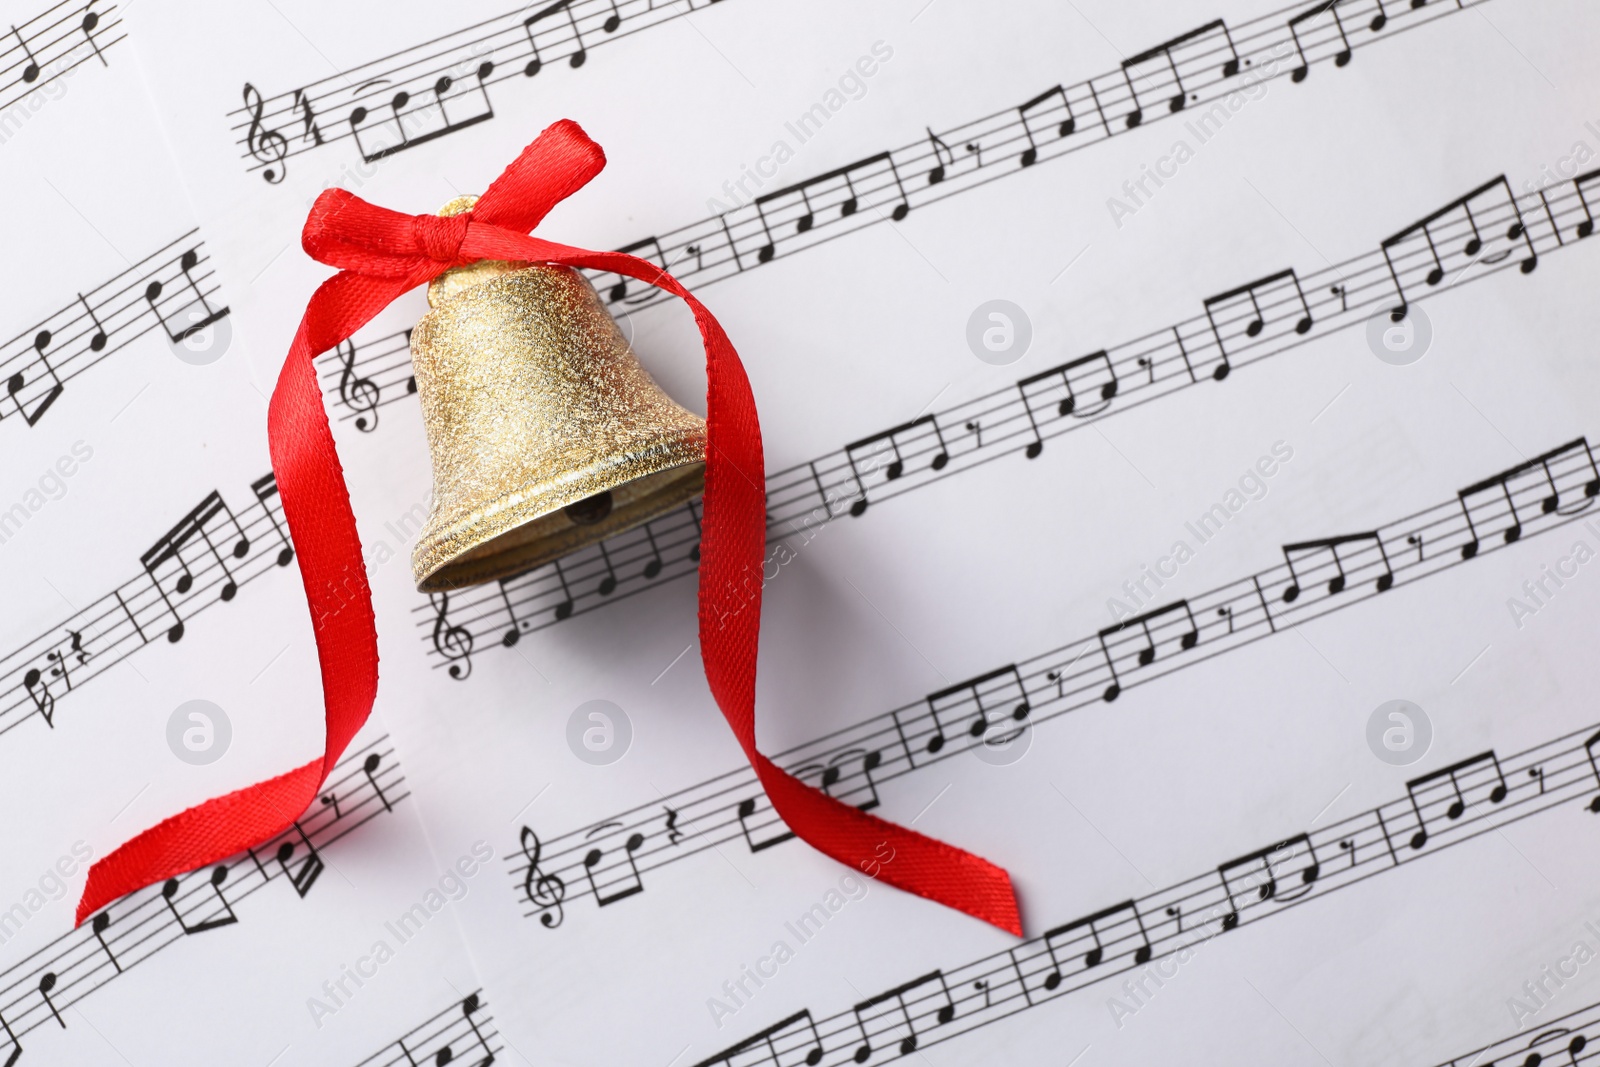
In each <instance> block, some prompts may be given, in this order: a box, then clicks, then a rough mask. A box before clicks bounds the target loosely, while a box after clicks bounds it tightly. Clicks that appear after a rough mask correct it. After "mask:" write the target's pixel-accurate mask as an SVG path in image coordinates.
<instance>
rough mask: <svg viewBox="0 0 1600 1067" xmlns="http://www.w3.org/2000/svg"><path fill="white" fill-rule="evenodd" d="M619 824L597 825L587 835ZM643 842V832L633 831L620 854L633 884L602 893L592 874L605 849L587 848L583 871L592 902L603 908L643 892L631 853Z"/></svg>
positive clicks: (637, 868) (642, 883) (642, 885)
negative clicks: (626, 865)
mask: <svg viewBox="0 0 1600 1067" xmlns="http://www.w3.org/2000/svg"><path fill="white" fill-rule="evenodd" d="M620 825H622V824H621V823H606V824H605V825H604V826H597V827H595V828H594V829H593V830H591V831H589V835H588V836H590V837H593V836H594V835H595V834H598V833H601V832H603V831H605V830H608V829H610V828H612V827H614V826H620ZM643 844H644V835H643V834H640V833H633V834H629V835H628V840H627V841H626V842H625V843H624V845H623V853H622V854H623V857H624V858H625V859H626V860H627V862H628V870H629V871H630V872H631V874H632V876H633V884H632V885H626V884H625V885H623V887H622V888H621V889H617V890H613V891H612V892H610V893H602V892H601V891H600V883H599V882H598V881H596V880H595V876H594V872H595V868H596V867H598V866H599V865H600V860H601V858H602V857H604V855H605V851H604V850H603V849H599V848H592V849H590V850H589V853H588V855H586V856H584V857H583V873H584V874H586V875H587V876H588V877H589V891H590V892H591V893H593V894H594V902H595V903H596V904H597V905H599V906H600V907H602V908H603V907H605V906H606V905H607V904H615V903H616V902H617V901H619V900H626V899H627V898H628V897H631V896H633V895H634V894H635V893H643V892H644V882H643V881H642V880H640V878H639V865H638V863H636V862H635V861H634V858H633V854H634V853H635V852H637V851H639V847H640V846H641V845H643Z"/></svg>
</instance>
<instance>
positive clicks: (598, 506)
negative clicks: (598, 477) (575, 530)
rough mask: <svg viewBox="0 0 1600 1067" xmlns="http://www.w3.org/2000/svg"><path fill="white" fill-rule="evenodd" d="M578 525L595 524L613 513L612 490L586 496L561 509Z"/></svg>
mask: <svg viewBox="0 0 1600 1067" xmlns="http://www.w3.org/2000/svg"><path fill="white" fill-rule="evenodd" d="M561 510H562V511H564V512H565V513H566V516H567V518H569V519H571V520H572V521H573V523H575V524H576V525H578V526H593V525H594V524H595V523H597V522H599V521H600V520H602V519H604V518H605V517H606V516H607V515H610V514H611V490H609V489H607V490H606V491H605V492H603V493H596V494H595V495H594V496H590V497H585V498H584V499H582V500H580V501H578V502H577V503H576V504H568V505H567V506H566V507H564V508H562V509H561Z"/></svg>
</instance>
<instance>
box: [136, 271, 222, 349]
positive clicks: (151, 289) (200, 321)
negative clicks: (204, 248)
mask: <svg viewBox="0 0 1600 1067" xmlns="http://www.w3.org/2000/svg"><path fill="white" fill-rule="evenodd" d="M199 264H200V254H199V253H198V252H196V251H195V250H194V249H192V248H191V249H189V251H187V252H185V253H184V254H183V255H182V256H181V257H179V259H178V266H179V268H180V269H181V270H182V271H183V277H184V280H185V281H187V282H188V283H189V288H190V289H191V290H192V291H193V292H194V299H193V300H191V301H190V304H192V303H195V302H198V303H199V304H200V308H201V311H202V312H203V314H201V315H200V317H199V318H196V317H195V314H194V312H190V313H189V325H187V326H184V327H182V328H181V329H179V330H178V331H177V332H176V333H174V332H173V330H172V325H171V324H170V323H169V322H168V320H167V317H166V316H165V315H163V314H161V305H160V304H158V303H157V301H158V300H159V299H160V298H161V294H162V292H163V290H164V287H163V286H162V284H161V283H160V282H159V281H153V282H151V283H150V284H149V285H147V286H145V290H144V298H145V300H146V301H147V302H149V304H150V310H151V311H154V312H155V314H156V319H157V321H159V322H160V323H161V328H162V329H163V330H165V331H167V337H168V338H170V339H171V341H172V343H173V344H182V343H183V342H184V341H187V340H188V339H189V338H191V337H193V336H195V335H196V334H198V333H200V332H201V331H202V330H204V329H205V328H206V327H207V326H210V325H211V324H212V323H214V322H216V321H217V320H219V319H222V318H225V317H227V314H228V309H227V308H225V307H222V308H216V309H213V308H212V307H211V304H210V302H209V301H207V300H206V295H205V294H204V293H202V292H201V291H200V286H199V285H198V284H197V283H196V282H195V280H194V275H193V274H191V273H190V272H191V271H193V270H194V268H195V267H197V266H199ZM183 306H184V307H188V306H189V304H185V305H183Z"/></svg>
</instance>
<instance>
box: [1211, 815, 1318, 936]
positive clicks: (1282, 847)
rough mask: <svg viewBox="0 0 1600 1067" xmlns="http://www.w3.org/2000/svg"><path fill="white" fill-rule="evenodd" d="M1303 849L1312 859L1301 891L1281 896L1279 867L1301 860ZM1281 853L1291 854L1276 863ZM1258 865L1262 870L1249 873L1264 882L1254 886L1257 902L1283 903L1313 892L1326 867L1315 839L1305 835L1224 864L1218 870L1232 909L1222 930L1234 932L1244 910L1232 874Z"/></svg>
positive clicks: (1303, 871) (1304, 870) (1305, 869)
mask: <svg viewBox="0 0 1600 1067" xmlns="http://www.w3.org/2000/svg"><path fill="white" fill-rule="evenodd" d="M1302 849H1304V853H1305V855H1306V856H1308V857H1310V862H1308V863H1307V864H1306V865H1305V866H1304V867H1302V868H1301V869H1300V886H1301V888H1300V889H1298V890H1296V891H1293V892H1291V893H1288V894H1283V893H1279V892H1278V871H1279V868H1281V867H1282V866H1283V865H1284V864H1285V863H1287V862H1289V861H1290V860H1296V859H1298V858H1299V857H1300V855H1301V850H1302ZM1279 853H1288V855H1287V856H1283V857H1280V858H1278V859H1277V860H1276V861H1274V859H1273V857H1276V856H1278V855H1279ZM1257 863H1259V864H1261V870H1260V871H1259V872H1255V871H1251V872H1248V873H1247V878H1251V877H1255V878H1261V879H1262V881H1260V882H1259V883H1258V884H1256V885H1254V886H1253V888H1254V889H1255V891H1256V899H1257V900H1273V899H1276V900H1277V901H1278V902H1279V903H1288V902H1289V901H1293V900H1298V899H1299V898H1300V897H1303V896H1305V895H1306V894H1307V893H1309V892H1311V886H1312V883H1313V882H1315V881H1316V880H1317V876H1318V875H1319V874H1320V873H1321V872H1322V865H1321V864H1320V863H1318V862H1317V851H1316V849H1315V848H1313V847H1312V845H1311V838H1310V837H1308V836H1307V835H1305V834H1296V835H1295V836H1294V837H1291V838H1288V839H1287V840H1284V841H1279V842H1278V843H1277V844H1274V845H1268V846H1267V847H1266V848H1263V849H1257V850H1256V851H1254V852H1251V853H1249V854H1247V855H1244V856H1240V857H1239V858H1238V859H1236V860H1229V861H1228V862H1227V863H1224V864H1221V865H1220V866H1218V867H1217V874H1218V875H1219V876H1221V878H1222V888H1223V891H1224V892H1225V893H1227V895H1228V907H1229V908H1230V909H1231V910H1230V911H1229V912H1228V914H1226V915H1224V916H1223V917H1222V928H1223V929H1224V930H1232V929H1233V928H1234V927H1236V926H1238V925H1239V913H1240V911H1241V910H1242V909H1241V906H1240V904H1239V902H1238V900H1237V899H1236V898H1235V897H1234V890H1233V884H1232V883H1231V882H1229V880H1228V872H1229V871H1231V870H1235V869H1237V868H1239V867H1254V865H1255V864H1257Z"/></svg>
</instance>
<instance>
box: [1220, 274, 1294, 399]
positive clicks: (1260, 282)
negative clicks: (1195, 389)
mask: <svg viewBox="0 0 1600 1067" xmlns="http://www.w3.org/2000/svg"><path fill="white" fill-rule="evenodd" d="M1286 282H1287V285H1288V286H1289V287H1292V288H1293V289H1294V294H1295V297H1296V299H1297V300H1298V301H1299V304H1300V311H1301V315H1300V317H1299V318H1298V319H1296V320H1295V324H1294V332H1295V333H1299V334H1304V333H1308V332H1309V331H1310V330H1311V325H1312V318H1311V305H1310V304H1309V303H1307V302H1306V294H1305V292H1304V291H1303V290H1302V289H1301V288H1300V278H1299V276H1298V275H1296V274H1295V272H1294V268H1293V267H1291V268H1289V269H1288V270H1280V271H1279V272H1278V273H1276V274H1269V275H1267V276H1266V277H1265V278H1258V279H1257V280H1255V281H1253V282H1250V283H1249V284H1248V285H1241V286H1239V287H1237V288H1235V289H1229V290H1228V291H1227V292H1225V293H1218V294H1217V295H1216V296H1213V297H1211V298H1210V299H1208V300H1206V302H1205V312H1206V321H1207V322H1209V323H1210V324H1211V332H1212V334H1213V335H1214V336H1215V337H1216V339H1217V348H1218V349H1219V350H1220V351H1221V352H1222V362H1221V363H1220V364H1219V365H1218V366H1217V368H1216V370H1214V371H1213V372H1212V374H1211V376H1212V377H1213V378H1215V379H1216V380H1217V381H1219V382H1220V381H1221V380H1222V379H1223V378H1226V377H1227V376H1228V371H1229V370H1230V369H1231V364H1230V362H1229V357H1228V345H1227V342H1226V341H1225V340H1224V339H1223V332H1222V326H1219V325H1218V324H1217V317H1216V312H1217V311H1220V310H1221V309H1222V308H1224V307H1226V306H1228V305H1230V304H1237V303H1240V302H1241V301H1240V297H1244V298H1245V299H1247V300H1248V301H1249V302H1250V308H1251V312H1252V314H1251V317H1250V319H1249V320H1248V321H1247V322H1246V323H1245V327H1244V330H1243V333H1244V336H1246V337H1256V336H1259V335H1260V333H1261V331H1262V330H1264V329H1265V328H1266V323H1267V315H1266V313H1265V312H1263V311H1262V308H1261V299H1260V295H1259V294H1261V293H1263V292H1269V291H1271V290H1273V289H1280V288H1284V287H1285V283H1286ZM1272 306H1273V305H1272V303H1271V302H1270V299H1269V303H1268V308H1271V307H1272ZM1222 325H1223V326H1226V325H1229V324H1228V323H1227V322H1224V323H1223V324H1222Z"/></svg>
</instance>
